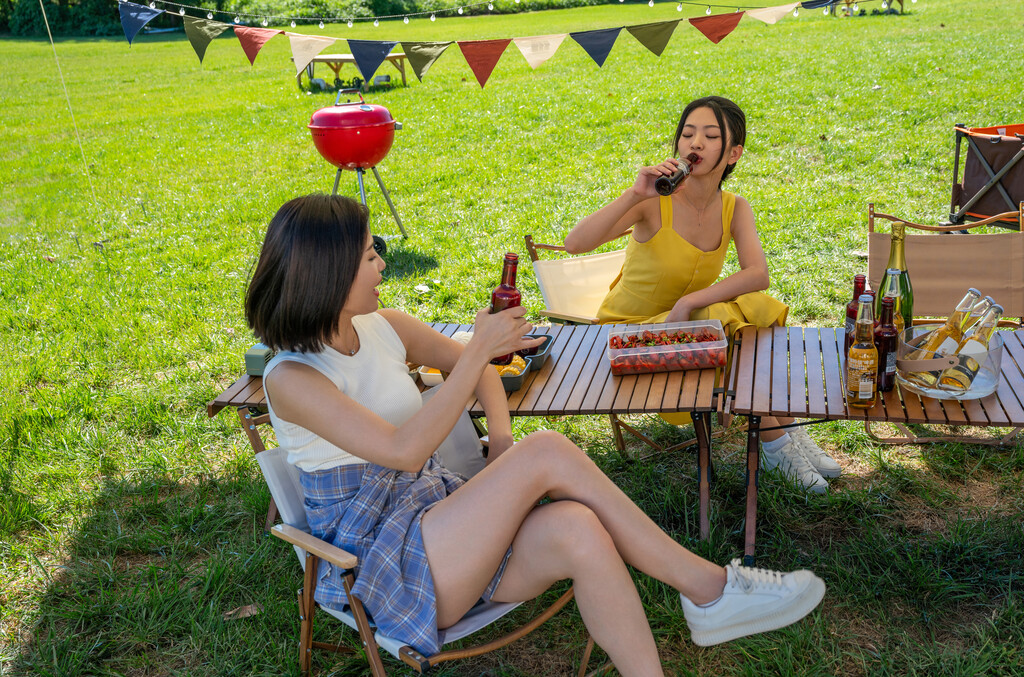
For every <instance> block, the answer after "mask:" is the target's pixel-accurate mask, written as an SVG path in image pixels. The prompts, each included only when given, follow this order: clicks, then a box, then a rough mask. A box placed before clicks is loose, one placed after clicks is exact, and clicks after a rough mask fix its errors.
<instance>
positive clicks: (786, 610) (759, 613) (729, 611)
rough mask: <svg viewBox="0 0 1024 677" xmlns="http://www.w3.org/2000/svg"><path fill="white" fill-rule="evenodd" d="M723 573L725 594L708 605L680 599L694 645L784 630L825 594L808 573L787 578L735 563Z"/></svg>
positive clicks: (778, 573)
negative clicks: (724, 574) (725, 578)
mask: <svg viewBox="0 0 1024 677" xmlns="http://www.w3.org/2000/svg"><path fill="white" fill-rule="evenodd" d="M725 571H726V577H727V580H726V584H725V590H723V591H722V596H721V597H719V598H718V599H717V600H716V601H714V602H712V603H711V604H708V605H707V606H697V605H696V604H694V603H693V602H691V601H690V600H688V599H686V598H685V597H683V596H682V595H680V596H679V599H680V600H681V601H682V604H683V614H684V615H685V616H686V624H687V625H689V626H690V636H691V638H692V639H693V643H694V644H697V645H698V646H713V645H715V644H721V643H722V642H728V641H729V640H732V639H736V638H738V637H746V636H747V635H754V634H757V633H759V632H768V631H769V630H777V629H779V628H784V627H786V626H787V625H791V624H793V623H796V622H797V621H798V620H800V619H801V618H803V617H804V616H806V615H807V614H809V613H810V612H811V611H813V610H814V608H815V607H816V606H818V603H819V602H821V599H822V597H824V596H825V582H824V581H822V580H821V579H820V578H818V577H817V576H815V575H814V574H813V573H811V572H810V571H807V570H806V569H801V570H799V571H793V572H790V573H788V574H785V573H782V572H780V571H769V570H767V569H755V568H753V567H745V566H740V560H738V559H734V560H733V561H732V562H731V563H730V564H729V566H727V567H726V568H725Z"/></svg>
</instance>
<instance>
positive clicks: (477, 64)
mask: <svg viewBox="0 0 1024 677" xmlns="http://www.w3.org/2000/svg"><path fill="white" fill-rule="evenodd" d="M510 42H512V39H511V38H509V39H507V40H459V49H461V50H462V56H464V57H466V63H468V64H469V67H470V68H472V69H473V75H475V76H476V81H477V82H479V83H480V86H481V87H483V86H484V85H486V84H487V78H489V77H491V72H492V71H493V70H494V67H495V66H497V65H498V59H500V58H501V55H502V54H503V53H504V52H505V48H506V47H508V43H510Z"/></svg>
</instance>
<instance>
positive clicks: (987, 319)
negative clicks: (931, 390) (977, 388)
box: [939, 303, 1003, 393]
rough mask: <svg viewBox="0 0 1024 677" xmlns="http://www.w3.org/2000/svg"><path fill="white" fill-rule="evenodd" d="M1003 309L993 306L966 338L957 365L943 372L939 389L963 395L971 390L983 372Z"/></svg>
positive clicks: (960, 346)
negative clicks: (979, 373)
mask: <svg viewBox="0 0 1024 677" xmlns="http://www.w3.org/2000/svg"><path fill="white" fill-rule="evenodd" d="M1002 315H1003V307H1002V306H1001V305H999V304H997V303H995V304H992V305H991V306H990V307H989V309H988V311H987V312H986V313H985V315H984V316H983V317H982V318H981V320H980V321H979V322H978V325H977V328H976V329H975V330H974V331H973V332H971V333H970V334H969V335H968V336H966V337H965V338H964V339H963V340H962V341H960V345H959V346H957V348H956V359H957V363H956V364H955V365H953V366H952V367H950V368H949V369H947V370H946V371H944V372H942V376H940V377H939V387H940V388H942V389H943V390H950V391H953V392H958V393H963V392H967V391H968V390H970V388H971V383H973V382H974V377H975V376H977V375H978V372H979V371H981V367H982V365H984V364H985V359H986V353H988V342H989V341H990V340H991V339H992V334H993V333H994V332H995V330H996V327H997V326H998V325H999V318H1000V317H1002Z"/></svg>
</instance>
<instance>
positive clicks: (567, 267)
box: [533, 249, 626, 318]
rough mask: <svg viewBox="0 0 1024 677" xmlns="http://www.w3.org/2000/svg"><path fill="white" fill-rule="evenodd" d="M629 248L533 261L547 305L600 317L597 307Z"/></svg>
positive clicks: (550, 308)
mask: <svg viewBox="0 0 1024 677" xmlns="http://www.w3.org/2000/svg"><path fill="white" fill-rule="evenodd" d="M625 259H626V250H625V249H619V250H617V251H613V252H604V253H601V254H587V255H586V256H563V257H561V258H552V259H541V260H538V261H533V272H534V275H535V276H536V278H537V286H538V287H539V288H540V293H541V296H542V297H543V298H544V306H545V307H546V308H547V310H548V311H551V312H552V313H559V314H566V315H578V316H584V317H592V318H596V317H597V309H598V308H600V307H601V301H603V300H604V297H605V296H606V295H607V294H608V289H609V287H610V286H611V284H612V282H613V281H614V280H615V278H616V276H618V274H619V271H620V270H622V262H623V261H625Z"/></svg>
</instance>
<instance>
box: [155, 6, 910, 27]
mask: <svg viewBox="0 0 1024 677" xmlns="http://www.w3.org/2000/svg"><path fill="white" fill-rule="evenodd" d="M910 1H911V3H916V2H917V0H910ZM514 2H515V3H516V4H517V5H518V4H519V3H520V0H514ZM619 2H620V3H623V2H625V0H619ZM670 2H671V0H670ZM839 2H840V0H836V2H834V3H832V4H829V5H826V6H825V7H824V8H823V13H824V14H828V13H829V12H830V11H832V8H833V7H835V6H836V5H838V3H839ZM865 2H873V0H865ZM157 5H163V6H165V7H173V8H176V9H177V10H178V14H179V15H181V16H184V15H185V10H193V11H194V12H195V13H196V14H202V13H203V12H206V18H207V19H209V20H211V21H212V20H213V18H214V16H215V15H218V14H220V15H224V16H230V17H234V18H233V20H232V23H235V24H241V23H242V22H243V21H246V22H248V21H250V20H256V21H258V22H259V23H260V24H261V25H262V26H268V25H270V23H271V22H272V21H273V22H275V23H288V24H290V25H291V27H292V28H295V27H296V26H297V25H298V24H299V23H304V24H306V23H316V24H317V25H318V26H319V27H320V28H323V27H324V26H325V25H326V24H328V23H343V22H344V23H346V24H347V25H348V27H349V28H352V26H354V25H355V23H356V22H357V21H364V22H365V21H372V22H373V25H374V26H379V25H380V22H381V21H382V20H383V21H386V20H389V19H401V20H402V21H403V23H409V19H411V18H418V17H426V16H428V15H429V17H430V20H431V21H436V20H437V15H438V14H442V15H445V14H464V13H465V11H466V10H467V9H473V8H476V7H483V6H485V5H486V6H487V10H488V11H493V10H494V2H493V0H482V1H481V2H473V3H469V4H466V5H460V6H458V7H447V8H444V9H433V10H425V11H422V12H408V13H405V14H382V15H380V16H370V17H349V18H337V17H319V16H281V15H277V14H247V13H245V12H225V11H222V10H216V9H209V8H206V7H197V6H195V5H185V4H182V3H180V2H173V1H172V0H151V1H150V3H149V7H150V8H151V9H156V8H157ZM654 5H655V1H654V0H648V2H647V6H648V7H654ZM683 5H687V6H692V7H706V9H705V10H704V14H706V15H708V16H710V15H711V13H712V12H713V9H714V8H719V9H730V10H733V11H735V12H742V11H744V10H747V9H762V7H761V6H753V5H716V4H707V3H705V2H690V1H689V0H681V1H679V0H677V4H676V11H677V12H682V11H683ZM889 5H890V1H889V0H882V10H883V11H885V10H886V9H888V8H889ZM852 10H853V13H854V14H856V13H857V12H859V11H860V6H859V3H854V4H853V6H852ZM793 16H794V17H798V16H800V7H799V5H798V6H797V7H795V8H794V9H793Z"/></svg>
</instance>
